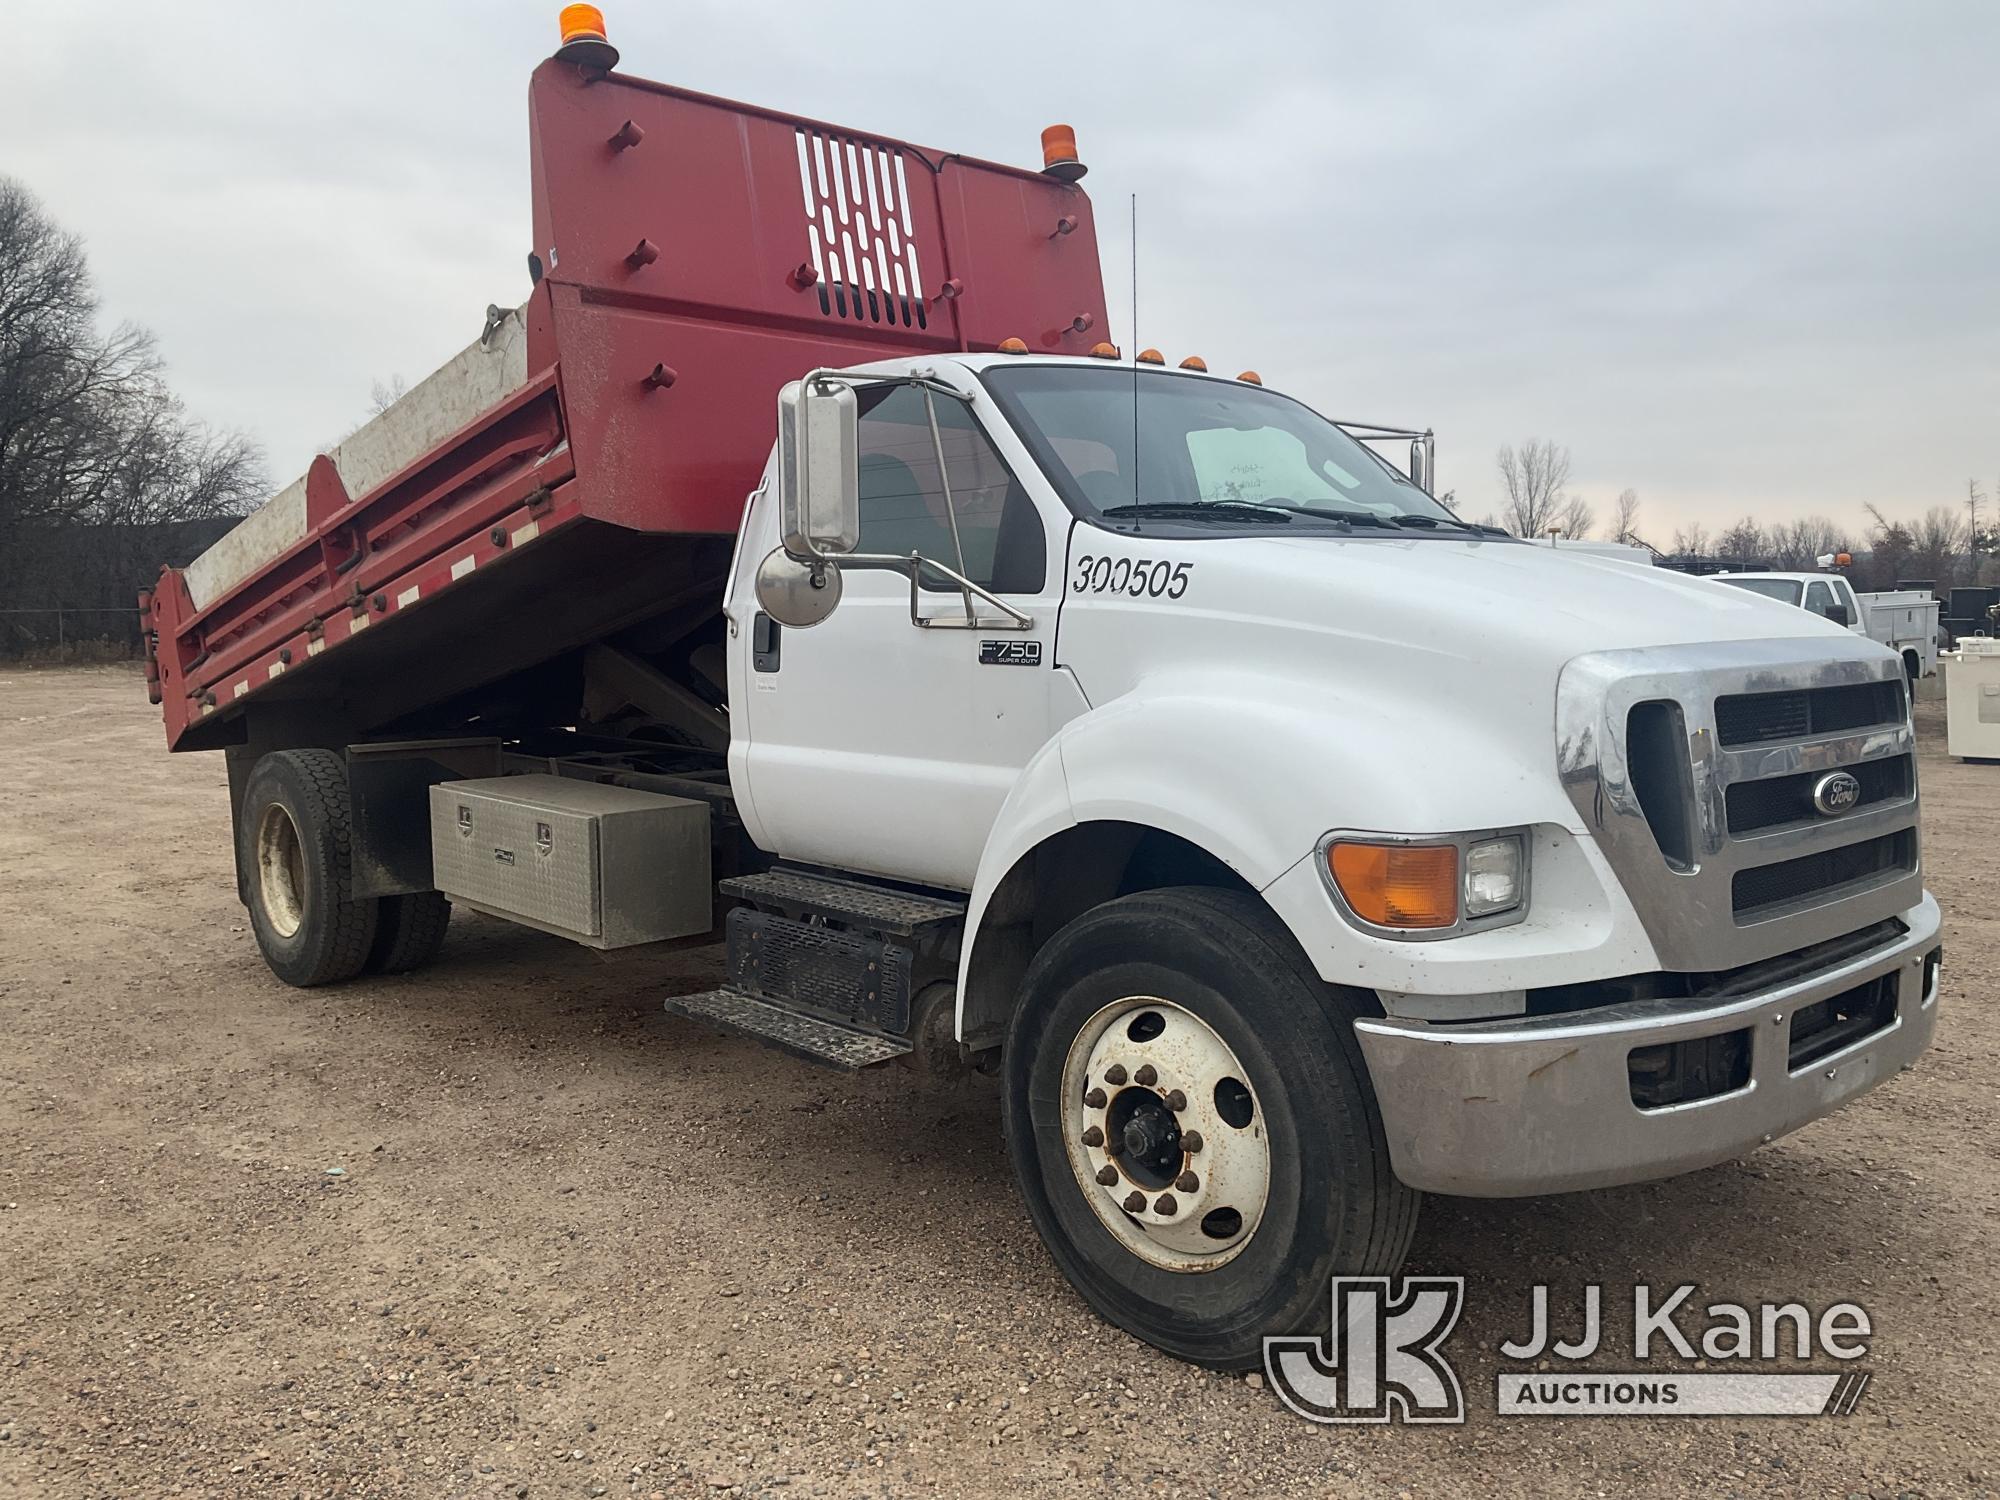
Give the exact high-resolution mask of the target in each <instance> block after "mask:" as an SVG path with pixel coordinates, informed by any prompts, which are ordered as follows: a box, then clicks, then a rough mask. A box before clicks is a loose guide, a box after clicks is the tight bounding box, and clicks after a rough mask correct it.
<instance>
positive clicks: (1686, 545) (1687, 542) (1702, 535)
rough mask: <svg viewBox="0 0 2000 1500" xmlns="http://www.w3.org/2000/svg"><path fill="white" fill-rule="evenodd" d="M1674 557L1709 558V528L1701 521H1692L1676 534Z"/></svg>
mask: <svg viewBox="0 0 2000 1500" xmlns="http://www.w3.org/2000/svg"><path fill="white" fill-rule="evenodd" d="M1674 555H1675V556H1676V557H1706V556H1708V528H1707V527H1706V526H1704V525H1702V524H1701V522H1699V521H1690V522H1688V523H1687V525H1685V526H1683V527H1681V528H1680V529H1679V530H1677V531H1676V532H1675V533H1674Z"/></svg>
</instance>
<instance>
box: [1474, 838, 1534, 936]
mask: <svg viewBox="0 0 2000 1500" xmlns="http://www.w3.org/2000/svg"><path fill="white" fill-rule="evenodd" d="M1523 863H1524V861H1523V860H1522V858H1521V840H1520V836H1519V835H1518V834H1511V833H1510V834H1508V835H1507V836H1506V837H1504V838H1497V839H1482V840H1480V841H1479V842H1478V843H1476V844H1473V845H1471V846H1470V847H1468V848H1467V849H1466V851H1465V914H1466V916H1468V917H1490V916H1493V915H1495V914H1496V913H1499V912H1503V911H1512V910H1513V909H1514V908H1515V907H1517V906H1519V905H1520V904H1521V867H1522V865H1523Z"/></svg>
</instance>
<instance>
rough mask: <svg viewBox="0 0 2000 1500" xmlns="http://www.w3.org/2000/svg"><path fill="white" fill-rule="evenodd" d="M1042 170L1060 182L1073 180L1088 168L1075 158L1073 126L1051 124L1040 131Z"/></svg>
mask: <svg viewBox="0 0 2000 1500" xmlns="http://www.w3.org/2000/svg"><path fill="white" fill-rule="evenodd" d="M1042 170H1043V171H1044V172H1045V173H1047V174H1048V175H1049V176H1051V177H1054V178H1056V179H1057V180H1059V181H1061V182H1075V181H1076V180H1077V178H1079V177H1081V176H1083V174H1084V173H1085V172H1088V171H1089V170H1090V168H1088V167H1086V166H1085V165H1084V164H1083V163H1082V162H1081V161H1078V160H1077V155H1076V127H1075V126H1073V125H1051V126H1050V127H1049V128H1048V129H1047V130H1044V131H1043V132H1042Z"/></svg>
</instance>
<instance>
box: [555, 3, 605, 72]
mask: <svg viewBox="0 0 2000 1500" xmlns="http://www.w3.org/2000/svg"><path fill="white" fill-rule="evenodd" d="M557 25H558V26H559V27H560V29H561V31H562V45H561V46H559V47H557V48H556V56H557V57H559V58H561V59H562V60H563V61H564V62H566V63H575V64H576V65H577V66H578V67H579V68H589V69H590V70H591V71H592V72H596V73H608V72H610V71H611V70H612V69H613V68H615V67H617V66H618V49H617V48H616V47H614V46H612V45H611V38H610V37H609V36H607V35H606V34H605V31H604V12H603V11H601V10H599V9H598V8H597V7H596V6H594V5H565V6H564V7H563V8H562V15H561V18H560V19H559V20H558V22H557Z"/></svg>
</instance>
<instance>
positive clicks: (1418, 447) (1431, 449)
mask: <svg viewBox="0 0 2000 1500" xmlns="http://www.w3.org/2000/svg"><path fill="white" fill-rule="evenodd" d="M1436 478H1437V439H1435V438H1434V437H1432V436H1431V435H1430V434H1429V433H1428V432H1427V433H1425V434H1424V435H1423V436H1422V437H1420V438H1413V439H1412V440H1411V442H1410V483H1412V484H1414V485H1415V486H1416V487H1417V488H1418V489H1420V490H1422V491H1423V492H1424V493H1425V494H1426V495H1429V494H1434V493H1435V492H1436V488H1435V485H1434V481H1435V480H1436Z"/></svg>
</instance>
